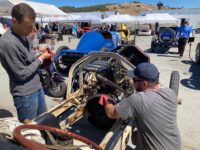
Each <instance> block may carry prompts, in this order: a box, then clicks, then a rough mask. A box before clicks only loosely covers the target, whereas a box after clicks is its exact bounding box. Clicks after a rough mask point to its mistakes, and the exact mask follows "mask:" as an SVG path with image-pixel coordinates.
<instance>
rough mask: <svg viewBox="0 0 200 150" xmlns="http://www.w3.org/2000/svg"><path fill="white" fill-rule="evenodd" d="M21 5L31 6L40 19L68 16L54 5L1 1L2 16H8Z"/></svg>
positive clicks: (23, 1)
mask: <svg viewBox="0 0 200 150" xmlns="http://www.w3.org/2000/svg"><path fill="white" fill-rule="evenodd" d="M19 3H26V4H28V5H30V6H31V7H32V8H33V9H34V10H35V12H36V14H37V16H38V17H64V16H66V14H65V13H64V12H63V11H62V10H60V9H59V8H57V7H56V6H54V5H49V4H44V3H36V2H31V1H25V0H0V16H8V15H10V13H11V10H12V7H13V6H14V5H16V4H19Z"/></svg>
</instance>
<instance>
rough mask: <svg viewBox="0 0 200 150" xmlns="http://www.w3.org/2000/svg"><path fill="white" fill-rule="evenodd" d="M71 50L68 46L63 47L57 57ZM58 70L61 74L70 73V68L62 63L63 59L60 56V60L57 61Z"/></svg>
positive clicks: (57, 52) (59, 49)
mask: <svg viewBox="0 0 200 150" xmlns="http://www.w3.org/2000/svg"><path fill="white" fill-rule="evenodd" d="M66 49H69V47H67V46H61V47H59V48H58V49H57V51H56V53H55V56H57V55H59V53H60V52H62V51H63V50H66ZM56 68H57V69H58V71H59V72H61V73H64V74H65V73H67V72H68V71H69V69H67V68H69V66H67V65H65V64H63V63H62V57H61V56H59V57H58V60H56Z"/></svg>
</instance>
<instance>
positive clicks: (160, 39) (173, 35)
mask: <svg viewBox="0 0 200 150" xmlns="http://www.w3.org/2000/svg"><path fill="white" fill-rule="evenodd" d="M163 32H171V34H172V38H171V39H170V40H169V41H168V42H167V43H172V42H173V41H174V40H175V38H176V32H175V31H174V30H172V29H170V28H164V29H161V30H160V31H159V33H158V39H159V41H160V42H161V43H165V42H166V41H163V39H162V38H161V34H162V33H163Z"/></svg>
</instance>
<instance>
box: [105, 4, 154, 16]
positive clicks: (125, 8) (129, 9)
mask: <svg viewBox="0 0 200 150" xmlns="http://www.w3.org/2000/svg"><path fill="white" fill-rule="evenodd" d="M106 8H108V10H109V11H117V12H119V13H121V14H130V15H138V14H139V13H140V12H141V11H151V10H156V9H158V8H157V6H153V5H148V4H143V3H123V4H115V5H107V6H106Z"/></svg>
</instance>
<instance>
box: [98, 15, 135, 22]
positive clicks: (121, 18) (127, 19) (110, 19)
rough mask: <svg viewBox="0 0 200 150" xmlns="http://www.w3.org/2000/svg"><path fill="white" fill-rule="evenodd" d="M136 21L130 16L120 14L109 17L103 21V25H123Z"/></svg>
mask: <svg viewBox="0 0 200 150" xmlns="http://www.w3.org/2000/svg"><path fill="white" fill-rule="evenodd" d="M133 21H136V18H135V17H133V16H130V15H128V14H118V15H110V16H109V17H107V18H105V19H103V20H102V21H101V22H102V23H120V22H121V23H123V22H133Z"/></svg>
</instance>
